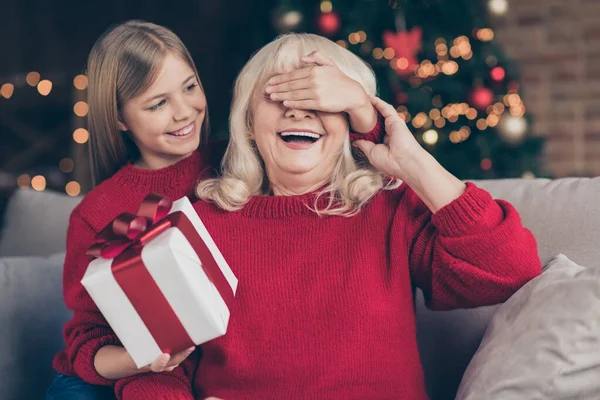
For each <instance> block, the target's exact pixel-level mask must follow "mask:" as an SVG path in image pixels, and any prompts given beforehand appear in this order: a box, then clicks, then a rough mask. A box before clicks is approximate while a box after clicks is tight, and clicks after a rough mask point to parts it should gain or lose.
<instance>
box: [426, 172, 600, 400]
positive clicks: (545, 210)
mask: <svg viewBox="0 0 600 400" xmlns="http://www.w3.org/2000/svg"><path fill="white" fill-rule="evenodd" d="M474 182H475V183H476V184H477V185H478V186H479V187H481V188H483V189H485V190H487V191H489V192H490V193H491V194H492V196H493V197H494V198H499V199H505V200H507V201H509V202H510V203H512V204H513V205H514V206H515V208H516V209H517V210H518V211H519V213H520V215H521V219H522V221H523V225H524V226H525V227H527V228H528V229H529V230H531V231H532V232H533V234H534V235H535V237H536V239H537V242H538V253H539V255H540V258H541V259H542V263H543V264H547V262H548V261H549V260H550V259H551V258H552V257H554V256H555V255H556V254H558V253H564V254H565V255H566V256H568V257H569V258H570V259H571V260H573V261H575V262H578V263H579V264H581V265H594V263H595V262H596V259H597V258H598V250H597V243H600V207H598V198H599V196H600V178H565V179H557V180H548V179H534V180H526V179H501V180H487V181H474ZM416 308H417V332H418V335H417V338H418V343H419V351H420V353H421V360H422V362H423V368H424V370H425V378H426V382H427V388H428V392H429V395H430V397H431V398H432V400H438V399H439V400H447V399H452V398H454V395H455V394H456V390H457V388H458V386H459V384H460V379H461V377H462V374H463V373H464V370H465V368H466V367H467V365H468V364H469V361H470V359H471V357H472V356H473V354H474V353H475V351H476V350H477V348H478V346H479V344H480V342H481V339H482V337H483V334H484V332H485V329H486V326H487V324H488V322H489V319H490V318H491V316H492V315H493V312H494V310H495V309H496V308H497V306H495V307H483V308H478V309H474V310H455V311H446V312H439V311H430V310H428V309H426V308H425V306H424V304H423V297H422V294H421V293H420V291H419V292H418V295H417V304H416Z"/></svg>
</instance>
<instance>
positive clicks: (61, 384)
mask: <svg viewBox="0 0 600 400" xmlns="http://www.w3.org/2000/svg"><path fill="white" fill-rule="evenodd" d="M114 399H115V395H114V391H113V388H112V387H109V386H95V385H92V384H89V383H87V382H85V381H84V380H83V379H81V378H79V377H77V376H68V375H63V374H60V373H57V374H56V376H55V377H54V380H53V381H52V383H51V384H50V387H49V388H48V391H47V392H46V400H114Z"/></svg>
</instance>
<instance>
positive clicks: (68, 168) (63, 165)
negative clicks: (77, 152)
mask: <svg viewBox="0 0 600 400" xmlns="http://www.w3.org/2000/svg"><path fill="white" fill-rule="evenodd" d="M58 168H60V170H61V171H62V172H64V173H66V174H68V173H69V172H72V171H73V168H74V163H73V160H71V159H70V158H63V159H62V160H60V162H59V163H58Z"/></svg>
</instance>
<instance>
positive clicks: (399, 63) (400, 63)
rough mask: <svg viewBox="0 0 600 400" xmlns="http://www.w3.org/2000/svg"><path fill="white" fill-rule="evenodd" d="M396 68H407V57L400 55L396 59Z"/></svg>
mask: <svg viewBox="0 0 600 400" xmlns="http://www.w3.org/2000/svg"><path fill="white" fill-rule="evenodd" d="M396 68H398V69H406V68H408V58H405V57H400V58H398V59H397V60H396Z"/></svg>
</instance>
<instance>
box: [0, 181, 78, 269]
mask: <svg viewBox="0 0 600 400" xmlns="http://www.w3.org/2000/svg"><path fill="white" fill-rule="evenodd" d="M79 201H81V198H80V197H70V196H67V195H64V194H60V193H56V192H52V191H43V192H37V191H35V190H32V189H19V190H16V191H15V193H14V194H13V195H12V196H11V198H10V200H9V202H8V206H7V208H6V212H5V213H4V218H3V220H4V221H3V223H2V224H1V225H0V226H2V231H1V232H0V257H8V256H48V255H50V254H53V253H59V252H64V251H65V244H66V235H67V227H68V225H69V215H70V214H71V211H72V210H73V208H75V206H76V205H77V204H78V203H79Z"/></svg>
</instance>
